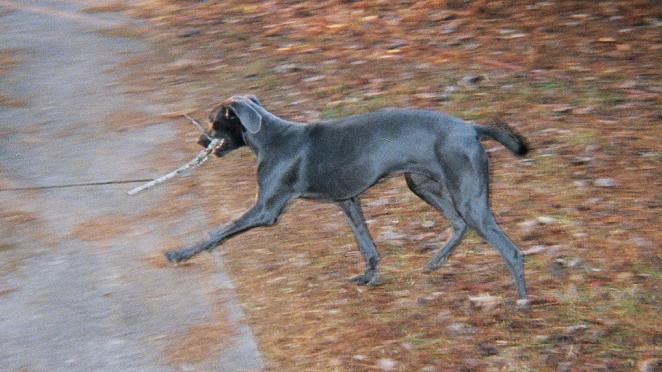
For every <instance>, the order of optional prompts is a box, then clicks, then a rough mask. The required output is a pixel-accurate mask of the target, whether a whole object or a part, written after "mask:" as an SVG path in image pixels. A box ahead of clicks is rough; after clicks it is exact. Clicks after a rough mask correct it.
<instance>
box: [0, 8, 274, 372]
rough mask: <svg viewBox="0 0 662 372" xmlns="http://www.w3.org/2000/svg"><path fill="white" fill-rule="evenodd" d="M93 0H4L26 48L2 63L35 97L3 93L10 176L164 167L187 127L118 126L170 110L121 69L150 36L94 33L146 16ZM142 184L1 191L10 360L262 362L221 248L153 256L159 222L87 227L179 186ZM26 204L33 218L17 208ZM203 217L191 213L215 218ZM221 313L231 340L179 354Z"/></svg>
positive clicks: (104, 175) (0, 303)
mask: <svg viewBox="0 0 662 372" xmlns="http://www.w3.org/2000/svg"><path fill="white" fill-rule="evenodd" d="M89 4H90V3H87V2H85V1H70V0H68V1H62V0H59V1H48V0H39V1H25V2H20V1H4V0H2V1H0V48H11V50H14V51H16V52H17V53H18V54H19V55H20V63H19V64H18V66H16V67H15V68H14V69H12V70H11V71H10V72H9V73H8V74H7V75H4V76H0V92H2V93H3V94H5V95H11V96H12V97H14V98H16V99H18V100H21V101H22V102H25V105H23V106H21V105H18V107H3V106H0V131H1V135H0V176H1V178H2V179H3V182H2V184H3V185H4V186H8V185H9V186H12V187H30V186H39V185H54V184H66V183H79V182H94V181H104V180H118V179H132V178H144V176H145V170H146V169H149V170H153V169H154V167H155V165H154V164H152V163H151V161H150V157H149V156H148V155H149V154H150V152H153V151H156V150H157V149H158V147H159V146H160V145H161V144H162V143H165V142H167V141H170V140H172V139H173V138H174V137H175V136H176V135H177V132H176V130H175V127H174V123H171V122H167V121H163V122H160V123H156V124H154V125H150V126H147V127H144V128H138V129H132V130H129V131H123V132H122V131H120V132H118V131H113V130H110V129H111V128H108V125H110V124H108V123H105V122H104V121H103V120H102V118H105V117H107V116H108V115H110V114H112V113H113V112H117V111H118V110H127V111H138V110H139V111H144V112H147V113H150V114H154V115H157V114H158V113H159V111H162V110H164V109H163V108H162V107H160V106H159V103H158V102H154V101H152V100H151V99H149V98H145V99H144V100H140V99H136V98H135V96H132V97H128V96H127V95H126V93H125V92H126V91H127V89H126V87H124V86H123V83H122V81H121V74H120V73H118V72H117V71H118V70H121V69H118V68H116V67H117V66H118V64H120V63H121V62H122V60H123V58H125V57H124V56H126V55H131V54H134V53H141V52H144V51H146V50H148V49H149V48H150V46H149V45H147V44H145V43H144V42H142V41H141V40H139V39H136V38H122V37H109V36H104V34H103V33H99V32H95V31H96V30H98V29H99V28H107V27H112V26H117V25H123V24H128V23H130V22H136V21H134V20H131V19H128V18H126V17H124V16H122V15H119V14H111V13H108V14H107V13H104V14H86V13H84V12H82V11H81V8H83V7H85V6H87V5H89ZM171 168H173V167H172V165H170V166H166V167H163V166H159V168H158V169H163V170H164V171H169V170H171ZM151 173H154V172H151ZM164 173H165V172H164ZM136 185H137V184H136ZM136 185H101V186H89V187H77V188H64V189H49V190H38V191H34V190H33V191H2V192H0V210H3V211H4V212H3V213H4V214H3V215H2V216H0V217H3V218H2V219H0V243H1V244H0V370H26V371H27V370H29V371H65V370H66V371H91V370H94V371H131V370H136V371H152V370H153V371H167V370H220V371H225V370H227V371H235V370H241V371H253V370H261V369H263V362H262V360H261V357H260V355H259V351H258V348H257V346H256V345H257V344H256V341H255V340H254V338H253V336H252V333H251V330H250V328H249V327H248V326H247V325H245V324H244V323H242V319H243V313H242V310H241V307H240V305H239V304H238V302H237V300H236V298H235V295H234V292H233V290H232V288H233V286H232V283H231V281H230V279H229V278H228V276H227V275H226V274H225V273H224V272H223V270H222V266H223V262H222V258H221V257H220V256H219V255H214V256H212V258H211V260H213V267H214V270H212V271H211V272H209V270H207V271H205V270H193V269H182V268H177V267H173V266H171V265H150V264H149V260H147V259H146V258H149V257H155V258H153V260H158V259H160V255H157V253H158V249H159V247H162V246H163V244H165V241H166V240H167V239H168V238H169V236H170V235H171V234H173V231H170V230H169V228H168V227H167V226H166V225H165V224H163V225H162V224H160V223H159V222H158V221H152V222H150V223H149V224H136V225H134V226H132V227H131V228H128V229H127V228H124V229H118V230H117V231H116V232H113V231H112V230H111V232H110V233H108V234H105V235H104V236H103V238H102V239H94V237H92V238H87V239H86V238H84V237H81V232H80V231H81V226H83V227H84V226H87V225H90V226H96V227H97V228H99V226H97V225H95V223H97V224H103V223H105V224H111V225H112V223H113V222H112V219H113V218H119V217H121V218H122V220H123V221H124V223H126V221H132V220H137V219H138V217H139V216H141V215H142V214H144V213H147V212H148V211H150V210H153V209H154V208H155V207H158V206H159V204H160V203H161V202H162V201H163V200H164V199H165V198H168V197H169V195H168V193H167V188H156V189H154V190H152V191H149V192H147V193H144V194H141V195H140V197H138V198H135V197H134V198H132V197H128V196H127V195H126V194H125V193H126V190H128V189H129V188H131V187H133V186H136ZM13 211H21V213H22V214H23V215H25V216H29V217H26V218H27V221H25V220H21V221H19V222H16V221H14V220H12V218H15V217H16V215H15V213H14V212H13ZM202 214H204V213H202ZM184 217H185V216H184ZM194 217H195V218H193V219H191V218H182V221H187V220H188V221H191V220H193V221H196V222H198V223H200V219H204V218H205V216H204V215H201V212H197V214H196V216H194ZM190 223H192V222H189V224H190ZM86 224H87V225H86ZM102 227H103V226H102ZM179 228H180V229H183V230H186V229H187V225H186V224H183V225H181V226H179ZM102 230H103V229H102ZM219 306H220V308H219ZM219 314H223V319H221V320H220V321H226V322H228V323H229V324H230V325H231V328H232V329H234V332H233V335H232V336H229V338H231V339H230V340H227V341H226V342H224V346H223V347H222V348H221V349H220V350H219V351H216V352H210V355H205V356H204V358H198V359H196V360H194V361H192V362H187V361H179V360H175V361H173V360H172V358H170V359H169V353H172V352H173V350H174V349H173V348H175V349H176V347H177V345H178V342H181V341H182V340H181V339H182V338H185V337H187V336H186V335H191V332H190V330H191V329H202V330H204V327H201V328H200V325H205V324H210V323H213V322H216V321H218V317H219ZM196 327H198V328H196ZM189 343H190V341H189ZM189 346H190V345H189ZM184 359H185V358H184Z"/></svg>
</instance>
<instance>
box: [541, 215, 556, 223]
mask: <svg viewBox="0 0 662 372" xmlns="http://www.w3.org/2000/svg"><path fill="white" fill-rule="evenodd" d="M536 220H537V221H538V222H540V223H541V224H543V225H551V224H553V223H554V222H556V218H554V217H549V216H539V217H537V218H536Z"/></svg>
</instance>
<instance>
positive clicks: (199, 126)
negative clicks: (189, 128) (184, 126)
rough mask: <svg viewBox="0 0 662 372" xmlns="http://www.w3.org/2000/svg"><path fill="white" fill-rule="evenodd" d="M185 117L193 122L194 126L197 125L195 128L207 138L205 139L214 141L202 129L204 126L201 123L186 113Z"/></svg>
mask: <svg viewBox="0 0 662 372" xmlns="http://www.w3.org/2000/svg"><path fill="white" fill-rule="evenodd" d="M184 117H186V118H187V119H189V120H190V121H191V123H193V125H195V126H196V127H197V128H198V130H199V131H200V133H202V135H203V136H205V137H206V138H207V139H208V140H210V141H211V140H212V138H211V137H209V135H208V134H207V132H205V130H204V129H203V128H202V125H200V123H198V121H197V120H195V119H193V118H192V117H191V116H190V115H189V114H187V113H184Z"/></svg>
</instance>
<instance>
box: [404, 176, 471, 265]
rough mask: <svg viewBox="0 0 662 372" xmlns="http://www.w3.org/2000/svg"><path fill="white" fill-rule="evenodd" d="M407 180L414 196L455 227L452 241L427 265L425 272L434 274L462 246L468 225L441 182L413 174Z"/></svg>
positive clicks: (406, 177)
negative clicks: (438, 212)
mask: <svg viewBox="0 0 662 372" xmlns="http://www.w3.org/2000/svg"><path fill="white" fill-rule="evenodd" d="M405 180H406V181H407V186H408V187H409V189H410V190H411V191H412V192H413V193H414V194H416V195H417V196H418V197H419V198H421V199H423V201H425V202H426V203H428V204H430V205H431V206H433V207H434V208H436V209H437V210H439V211H440V212H441V213H442V214H443V215H444V216H446V218H447V219H448V221H449V222H450V224H451V226H452V227H453V236H452V237H451V239H450V240H449V241H448V242H447V243H446V245H444V247H443V248H442V249H441V250H439V251H438V252H437V253H436V254H435V255H434V257H432V259H431V260H430V261H429V262H428V263H427V265H425V269H424V270H425V271H426V272H432V271H434V270H436V269H438V268H439V267H441V265H443V263H444V262H446V260H447V259H448V257H449V256H450V255H451V253H453V251H454V250H455V248H456V247H457V246H458V245H459V244H460V242H461V241H462V239H463V238H464V236H465V235H466V233H467V223H466V222H464V219H462V217H460V215H459V214H458V213H457V211H456V210H455V207H454V206H453V201H451V199H450V198H449V197H448V194H447V193H446V191H444V189H443V186H442V185H441V184H440V183H439V182H437V181H435V180H433V179H431V178H428V177H426V176H423V175H420V174H412V173H407V174H405Z"/></svg>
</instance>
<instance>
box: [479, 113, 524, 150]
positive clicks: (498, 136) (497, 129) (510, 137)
mask: <svg viewBox="0 0 662 372" xmlns="http://www.w3.org/2000/svg"><path fill="white" fill-rule="evenodd" d="M474 128H476V132H477V133H478V136H479V137H489V138H492V139H494V140H497V141H499V142H501V144H502V145H504V146H506V148H507V149H508V150H510V151H512V152H513V154H515V155H517V156H524V155H526V154H527V153H528V152H529V149H530V147H529V143H528V142H527V140H526V138H524V136H522V135H521V134H519V133H518V132H517V130H515V129H514V128H513V127H511V126H510V125H508V124H506V123H505V122H503V121H501V120H498V119H495V120H492V121H491V122H490V123H489V124H487V125H474Z"/></svg>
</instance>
